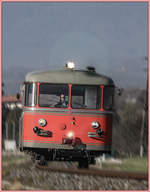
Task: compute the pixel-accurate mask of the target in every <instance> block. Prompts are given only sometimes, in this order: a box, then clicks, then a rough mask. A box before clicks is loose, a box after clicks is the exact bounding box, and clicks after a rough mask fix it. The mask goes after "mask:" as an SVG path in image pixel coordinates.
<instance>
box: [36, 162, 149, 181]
mask: <svg viewBox="0 0 150 192" xmlns="http://www.w3.org/2000/svg"><path fill="white" fill-rule="evenodd" d="M36 168H38V169H40V170H45V171H51V172H61V173H68V174H80V175H93V176H101V177H117V178H122V179H135V180H148V173H144V172H129V171H114V170H112V171H111V170H97V169H77V168H71V169H69V168H58V167H49V166H41V165H38V164H36Z"/></svg>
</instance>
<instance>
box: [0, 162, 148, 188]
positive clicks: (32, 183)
mask: <svg viewBox="0 0 150 192" xmlns="http://www.w3.org/2000/svg"><path fill="white" fill-rule="evenodd" d="M52 164H55V165H57V166H58V167H59V166H64V167H66V166H69V167H70V166H71V165H70V164H66V163H64V162H53V163H52ZM73 166H74V165H73ZM2 189H3V190H148V182H147V181H144V180H141V181H137V180H133V179H132V180H131V179H118V178H104V177H100V176H82V175H77V174H74V175H73V174H64V173H56V172H48V171H42V170H39V169H37V168H36V167H35V166H34V165H33V163H32V162H31V161H30V160H28V161H26V163H17V161H16V165H14V164H10V165H9V166H8V165H7V166H3V168H2Z"/></svg>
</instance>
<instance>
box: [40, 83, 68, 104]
mask: <svg viewBox="0 0 150 192" xmlns="http://www.w3.org/2000/svg"><path fill="white" fill-rule="evenodd" d="M39 106H40V107H55V108H66V107H68V85H54V84H45V83H42V84H40V86H39Z"/></svg>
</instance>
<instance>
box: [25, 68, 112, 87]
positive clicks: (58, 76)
mask: <svg viewBox="0 0 150 192" xmlns="http://www.w3.org/2000/svg"><path fill="white" fill-rule="evenodd" d="M25 81H26V82H43V83H56V84H57V83H59V84H60V83H61V84H69V83H70V84H78V85H81V84H84V85H100V84H101V85H114V83H113V81H112V79H111V78H108V77H106V76H104V75H100V74H97V73H96V72H92V71H83V70H67V69H66V70H57V71H37V72H32V73H28V74H27V75H26V77H25Z"/></svg>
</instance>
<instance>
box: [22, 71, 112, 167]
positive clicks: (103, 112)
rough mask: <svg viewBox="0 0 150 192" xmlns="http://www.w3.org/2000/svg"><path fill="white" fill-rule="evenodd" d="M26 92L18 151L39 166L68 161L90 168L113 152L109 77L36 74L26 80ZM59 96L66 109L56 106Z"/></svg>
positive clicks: (82, 73)
mask: <svg viewBox="0 0 150 192" xmlns="http://www.w3.org/2000/svg"><path fill="white" fill-rule="evenodd" d="M22 92H23V98H24V99H23V103H24V108H23V114H22V118H21V129H20V149H21V150H23V151H29V152H30V153H32V156H33V157H34V158H35V159H39V161H40V163H41V164H42V163H43V164H44V163H45V162H46V161H49V160H67V161H78V162H79V167H87V166H88V164H89V163H92V162H94V158H95V157H97V156H99V155H101V154H103V153H110V152H111V139H112V116H113V111H112V107H113V93H114V83H113V81H112V80H111V79H110V78H108V77H105V76H102V75H99V74H97V73H96V72H95V71H93V70H92V71H91V70H87V71H82V70H81V71H77V70H69V69H66V70H61V71H53V72H51V71H46V72H45V71H44V72H34V73H31V74H28V75H27V76H26V79H25V83H24V86H23V89H22ZM62 93H63V94H62ZM60 95H61V97H62V98H64V103H65V106H63V107H62V106H59V105H58V104H56V102H58V101H59V97H60ZM49 102H50V104H49ZM58 103H60V101H59V102H58Z"/></svg>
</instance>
